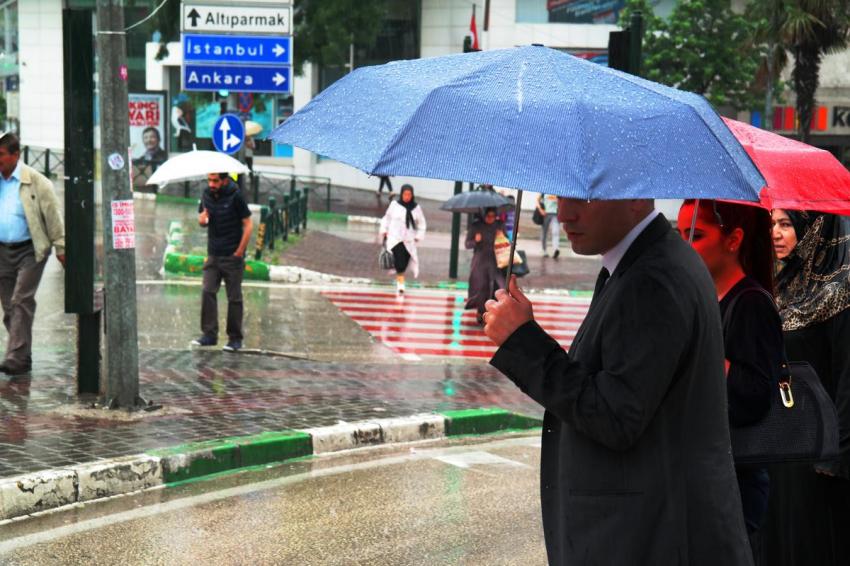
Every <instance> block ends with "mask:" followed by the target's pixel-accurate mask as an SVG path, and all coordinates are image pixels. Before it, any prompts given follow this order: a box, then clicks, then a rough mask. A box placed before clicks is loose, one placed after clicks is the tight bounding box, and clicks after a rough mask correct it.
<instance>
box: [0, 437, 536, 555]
mask: <svg viewBox="0 0 850 566" xmlns="http://www.w3.org/2000/svg"><path fill="white" fill-rule="evenodd" d="M539 450H540V448H539V439H538V438H537V437H536V436H510V437H501V438H493V437H491V438H489V439H466V440H455V441H442V442H439V443H428V444H422V443H419V444H415V445H413V444H411V445H401V446H396V447H384V448H380V449H372V450H368V451H360V452H349V453H347V454H337V455H334V456H329V457H318V458H312V459H307V460H305V461H301V462H295V463H291V464H287V465H284V466H279V467H274V468H269V469H264V470H260V471H252V472H245V473H241V474H234V475H230V476H225V477H220V478H218V479H214V480H209V481H204V482H196V483H191V484H186V485H183V486H179V487H172V488H166V489H163V490H157V491H152V492H146V493H141V494H136V495H133V496H127V497H120V498H115V499H112V500H110V501H105V502H99V503H94V504H89V505H87V506H82V507H78V508H73V509H70V510H66V511H62V512H58V513H49V514H46V515H44V516H42V517H38V518H34V519H30V520H27V521H21V522H16V523H11V524H8V525H5V526H3V527H2V528H0V564H8V565H40V566H41V565H53V564H71V565H76V564H86V565H99V564H128V565H132V564H163V565H165V564H167V565H183V564H186V565H198V564H205V565H206V564H209V565H218V564H222V565H231V564H285V565H289V564H293V565H313V564H316V565H318V564H321V565H325V564H328V565H336V564H339V565H343V564H345V565H351V564H370V565H403V564H428V565H442V564H487V565H490V564H505V565H509V564H510V565H514V564H516V565H523V566H526V565H528V566H533V565H536V564H545V563H546V558H545V550H544V546H543V540H542V530H541V524H540V511H539V499H538V466H539Z"/></svg>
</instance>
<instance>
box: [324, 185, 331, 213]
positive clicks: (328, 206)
mask: <svg viewBox="0 0 850 566" xmlns="http://www.w3.org/2000/svg"><path fill="white" fill-rule="evenodd" d="M330 211H331V182H330V181H328V196H327V198H325V212H330Z"/></svg>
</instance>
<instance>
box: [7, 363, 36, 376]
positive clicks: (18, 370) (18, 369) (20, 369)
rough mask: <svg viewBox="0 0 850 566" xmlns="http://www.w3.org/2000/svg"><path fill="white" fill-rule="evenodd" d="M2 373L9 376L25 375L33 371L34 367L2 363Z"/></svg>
mask: <svg viewBox="0 0 850 566" xmlns="http://www.w3.org/2000/svg"><path fill="white" fill-rule="evenodd" d="M0 371H2V372H3V373H5V374H7V375H23V374H25V373H29V372H30V371H32V366H30V365H25V366H13V365H11V364H9V363H7V362H3V363H0Z"/></svg>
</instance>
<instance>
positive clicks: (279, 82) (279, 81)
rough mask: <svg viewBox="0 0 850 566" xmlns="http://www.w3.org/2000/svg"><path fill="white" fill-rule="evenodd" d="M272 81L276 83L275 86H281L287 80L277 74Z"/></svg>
mask: <svg viewBox="0 0 850 566" xmlns="http://www.w3.org/2000/svg"><path fill="white" fill-rule="evenodd" d="M272 80H273V81H274V85H275V86H280V85H282V84H283V82H284V81H285V80H286V77H284V76H283V75H281V74H280V73H275V74H274V76H273V77H272Z"/></svg>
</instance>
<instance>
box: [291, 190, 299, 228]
mask: <svg viewBox="0 0 850 566" xmlns="http://www.w3.org/2000/svg"><path fill="white" fill-rule="evenodd" d="M292 227H293V228H294V230H295V233H296V234H300V233H301V191H295V197H294V198H293V199H292Z"/></svg>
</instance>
